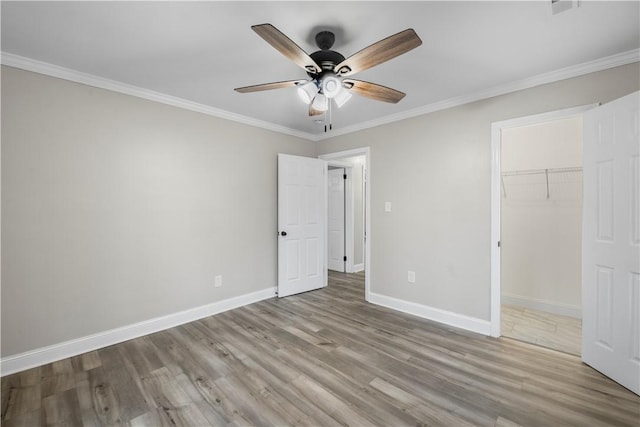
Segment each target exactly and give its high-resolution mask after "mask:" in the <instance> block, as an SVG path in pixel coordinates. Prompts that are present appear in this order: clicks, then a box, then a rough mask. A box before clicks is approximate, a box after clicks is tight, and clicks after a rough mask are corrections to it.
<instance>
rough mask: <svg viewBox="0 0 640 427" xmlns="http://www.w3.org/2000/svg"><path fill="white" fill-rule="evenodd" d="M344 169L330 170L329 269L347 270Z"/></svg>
mask: <svg viewBox="0 0 640 427" xmlns="http://www.w3.org/2000/svg"><path fill="white" fill-rule="evenodd" d="M344 177H345V170H344V169H341V168H339V169H330V170H329V218H328V219H329V221H328V223H329V233H328V234H329V270H334V271H340V272H342V273H344V272H345V259H344V258H345V255H346V254H345V241H344V231H345V229H344V227H345V214H344V213H345V211H344V209H345V205H344V181H345V178H344Z"/></svg>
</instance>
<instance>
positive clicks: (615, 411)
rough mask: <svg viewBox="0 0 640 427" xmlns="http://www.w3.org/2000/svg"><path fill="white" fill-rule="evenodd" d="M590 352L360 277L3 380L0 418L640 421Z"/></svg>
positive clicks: (8, 422) (635, 407)
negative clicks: (395, 296)
mask: <svg viewBox="0 0 640 427" xmlns="http://www.w3.org/2000/svg"><path fill="white" fill-rule="evenodd" d="M639 422H640V397H638V396H636V395H634V394H633V393H631V392H630V391H628V390H626V389H624V388H622V387H621V386H619V385H617V384H616V383H614V382H612V381H611V380H609V379H607V378H605V377H604V376H602V375H601V374H599V373H598V372H596V371H594V370H593V369H591V368H589V367H588V366H585V365H583V364H582V363H581V362H580V360H579V358H577V357H575V356H572V355H569V354H565V353H560V352H557V351H553V350H548V349H545V348H541V347H537V346H533V345H530V344H526V343H521V342H518V341H514V340H510V339H493V338H488V337H484V336H481V335H477V334H472V333H468V332H465V331H461V330H457V329H454V328H449V327H445V326H442V325H439V324H436V323H433V322H429V321H425V320H422V319H419V318H416V317H413V316H409V315H405V314H402V313H398V312H395V311H392V310H389V309H385V308H383V307H379V306H375V305H371V304H367V303H365V302H364V288H363V276H362V275H344V274H331V279H330V285H329V287H328V288H325V289H322V290H319V291H314V292H309V293H305V294H302V295H296V296H292V297H288V298H284V299H270V300H266V301H262V302H259V303H256V304H253V305H250V306H246V307H243V308H239V309H236V310H232V311H229V312H226V313H222V314H219V315H216V316H212V317H208V318H206V319H203V320H200V321H196V322H192V323H189V324H186V325H183V326H179V327H176V328H172V329H169V330H166V331H163V332H158V333H155V334H152V335H149V336H145V337H142V338H138V339H135V340H131V341H128V342H125V343H122V344H118V345H114V346H111V347H108V348H104V349H101V350H98V351H94V352H91V353H87V354H84V355H80V356H77V357H72V358H70V359H65V360H62V361H59V362H55V363H52V364H48V365H45V366H41V367H39V368H35V369H31V370H28V371H24V372H21V373H18V374H14V375H11V376H8V377H5V378H2V425H3V426H14V425H27V426H36V425H45V424H46V425H72V426H79V425H87V426H93V425H152V426H155V425H159V426H160V425H167V426H169V425H171V426H175V425H189V426H195V425H314V426H331V425H354V426H364V425H378V426H403V425H407V426H408V425H411V426H423V425H447V426H466V425H481V426H494V425H499V426H514V425H524V426H538V425H539V426H560V425H563V426H564V425H575V426H598V425H600V426H604V425H615V426H635V427H637V426H638V425H639Z"/></svg>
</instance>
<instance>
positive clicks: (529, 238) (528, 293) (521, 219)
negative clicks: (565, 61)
mask: <svg viewBox="0 0 640 427" xmlns="http://www.w3.org/2000/svg"><path fill="white" fill-rule="evenodd" d="M500 159H501V170H502V172H501V187H502V193H501V206H500V211H501V223H500V228H501V239H500V241H501V249H502V251H501V271H500V276H501V277H500V280H501V283H502V287H501V290H502V292H501V301H502V302H501V312H502V313H501V314H502V316H501V332H502V335H503V336H505V337H508V338H514V339H517V340H520V341H525V342H529V343H532V344H536V345H540V346H543V347H548V348H552V349H554V350H559V351H563V352H566V353H570V354H574V355H578V356H579V355H580V352H581V336H582V323H581V315H582V310H581V305H582V275H581V254H582V239H581V236H582V117H581V116H576V117H568V118H562V119H556V120H549V121H545V122H542V123H535V124H529V125H524V126H517V127H512V128H508V129H504V130H503V131H502V135H501V152H500Z"/></svg>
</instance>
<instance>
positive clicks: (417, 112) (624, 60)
mask: <svg viewBox="0 0 640 427" xmlns="http://www.w3.org/2000/svg"><path fill="white" fill-rule="evenodd" d="M639 61H640V49H633V50H630V51H627V52H622V53H619V54H615V55H611V56H607V57H604V58H600V59H597V60H595V61H589V62H584V63H582V64H577V65H572V66H570V67H566V68H561V69H559V70H555V71H551V72H548V73H543V74H538V75H537V76H532V77H527V78H525V79H522V80H517V81H515V82H511V83H506V84H503V85H498V86H494V87H491V88H488V89H484V90H481V91H478V92H474V93H471V94H467V95H462V96H458V97H454V98H449V99H446V100H444V101H438V102H434V103H432V104H428V105H424V106H422V107H418V108H414V109H411V110H407V111H403V112H401V113H397V114H392V115H389V116H385V117H382V118H379V119H374V120H370V121H367V122H362V123H357V124H355V125H351V126H347V127H344V128H341V129H337V130H334V131H333V132H332V133H331V134H330V135H324V134H323V135H315V140H316V141H322V140H325V139H329V138H333V137H336V136H340V135H345V134H348V133H353V132H357V131H360V130H364V129H369V128H372V127H376V126H381V125H385V124H388V123H393V122H397V121H400V120H405V119H410V118H412V117H416V116H421V115H423V114H428V113H433V112H436V111H440V110H445V109H447V108H452V107H458V106H460V105H464V104H468V103H471V102H475V101H480V100H483V99H488V98H493V97H494V96H499V95H505V94H507V93H511V92H517V91H519V90H523V89H530V88H532V87H536V86H541V85H544V84H548V83H554V82H557V81H560V80H566V79H570V78H573V77H579V76H582V75H585V74H589V73H595V72H598V71H603V70H607V69H609V68H614V67H619V66H621V65H626V64H631V63H633V62H639Z"/></svg>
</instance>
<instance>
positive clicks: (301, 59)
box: [251, 24, 322, 74]
mask: <svg viewBox="0 0 640 427" xmlns="http://www.w3.org/2000/svg"><path fill="white" fill-rule="evenodd" d="M251 29H252V30H253V31H255V32H256V33H257V34H258V35H259V36H260V37H262V38H263V39H264V40H265V41H266V42H267V43H269V44H270V45H271V46H273V47H274V48H275V49H276V50H277V51H279V52H280V53H281V54H283V55H284V56H286V57H287V58H289V59H290V60H292V61H293V62H295V63H296V65H298V66H299V67H302V68H304V69H305V71H309V72H311V73H314V74H317V73H319V72H321V71H322V68H320V66H319V65H318V64H316V62H315V61H314V60H313V59H311V57H310V56H309V55H308V54H307V52H305V51H304V50H302V48H300V46H298V45H297V44H295V43H294V42H293V41H292V40H291V39H290V38H289V37H287V36H285V35H284V34H283V33H282V32H280V30H278V29H277V28H276V27H274V26H273V25H271V24H260V25H253V26H252V27H251Z"/></svg>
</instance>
